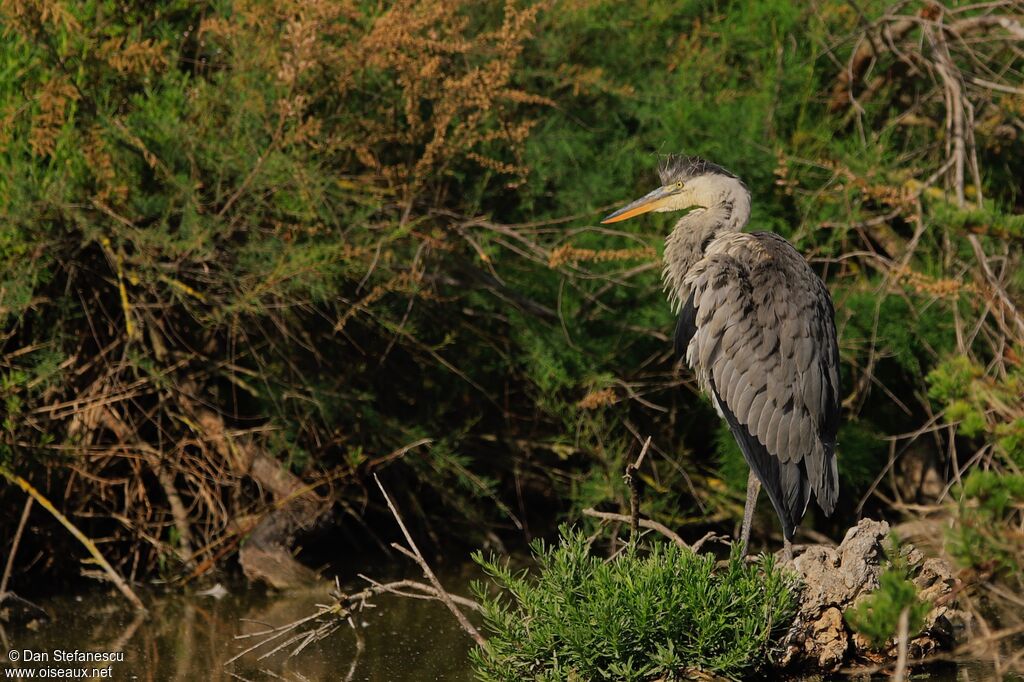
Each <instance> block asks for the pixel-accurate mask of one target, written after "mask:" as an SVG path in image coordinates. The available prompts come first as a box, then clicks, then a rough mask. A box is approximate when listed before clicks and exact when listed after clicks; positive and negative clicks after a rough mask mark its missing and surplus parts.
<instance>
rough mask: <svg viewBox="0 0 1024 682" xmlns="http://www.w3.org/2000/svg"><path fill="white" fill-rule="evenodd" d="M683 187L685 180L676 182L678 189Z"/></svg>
mask: <svg viewBox="0 0 1024 682" xmlns="http://www.w3.org/2000/svg"><path fill="white" fill-rule="evenodd" d="M682 188H683V181H682V180H680V181H679V182H677V183H676V189H682Z"/></svg>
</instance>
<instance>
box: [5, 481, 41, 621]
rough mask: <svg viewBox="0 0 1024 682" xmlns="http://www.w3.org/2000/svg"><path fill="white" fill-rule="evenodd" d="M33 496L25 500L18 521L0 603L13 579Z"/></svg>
mask: <svg viewBox="0 0 1024 682" xmlns="http://www.w3.org/2000/svg"><path fill="white" fill-rule="evenodd" d="M33 499H34V498H32V497H31V496H29V497H27V498H25V508H24V509H22V510H21V520H19V521H18V530H16V531H15V532H14V540H12V541H11V551H10V553H9V554H8V555H7V564H6V565H5V566H4V576H3V578H0V602H2V601H3V600H4V595H5V594H6V593H7V582H8V581H9V580H10V579H11V569H12V568H14V557H15V555H16V554H17V553H18V545H19V544H20V543H21V534H22V533H23V532H24V531H25V524H26V523H27V522H28V514H29V512H30V511H32V502H33Z"/></svg>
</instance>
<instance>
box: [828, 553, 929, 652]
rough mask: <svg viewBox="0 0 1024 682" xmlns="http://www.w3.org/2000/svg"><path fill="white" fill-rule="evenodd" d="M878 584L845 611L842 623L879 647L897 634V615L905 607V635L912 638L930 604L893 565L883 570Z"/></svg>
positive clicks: (898, 619)
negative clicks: (867, 594) (844, 621)
mask: <svg viewBox="0 0 1024 682" xmlns="http://www.w3.org/2000/svg"><path fill="white" fill-rule="evenodd" d="M878 583H879V584H878V589H877V590H875V591H874V592H872V593H871V594H870V595H869V596H867V597H865V598H864V599H862V600H861V601H860V602H859V603H858V604H857V605H856V606H853V607H851V608H850V609H848V610H847V611H846V613H845V614H844V616H845V618H846V622H848V623H849V624H850V627H852V628H853V629H854V630H855V631H857V632H859V633H860V634H862V635H864V636H865V637H867V639H868V641H870V642H871V644H872V646H874V647H877V648H882V647H884V646H885V645H886V643H887V642H888V641H889V640H891V639H892V638H893V637H895V636H896V635H897V634H899V621H900V614H901V613H902V612H903V611H904V609H905V610H906V611H907V624H908V625H907V634H908V636H909V637H916V636H917V635H918V633H920V632H921V626H922V625H923V624H924V617H925V616H926V615H928V611H929V610H930V609H931V605H930V604H929V603H927V602H923V601H921V600H920V599H919V598H918V596H917V587H915V586H914V583H912V582H911V581H910V580H909V579H908V578H907V576H906V575H905V574H904V572H903V571H901V570H899V569H897V568H889V569H886V571H885V572H884V573H882V575H881V576H880V577H879V579H878Z"/></svg>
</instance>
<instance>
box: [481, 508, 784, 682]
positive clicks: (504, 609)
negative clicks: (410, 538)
mask: <svg viewBox="0 0 1024 682" xmlns="http://www.w3.org/2000/svg"><path fill="white" fill-rule="evenodd" d="M533 551H534V556H535V559H536V562H537V564H538V567H539V571H538V572H537V573H536V574H535V575H533V574H531V573H530V572H529V571H525V570H524V571H521V572H514V571H512V570H511V569H510V568H509V566H508V564H507V563H505V562H501V561H499V560H497V559H495V558H491V559H484V557H483V555H482V554H481V553H479V552H478V553H477V554H476V555H475V556H474V559H475V560H476V562H477V563H479V564H480V565H481V566H482V567H483V568H484V570H485V571H486V572H487V573H488V575H490V577H491V578H492V579H493V581H494V582H495V583H496V584H497V586H498V588H499V589H498V591H497V593H496V594H495V593H494V591H493V590H492V589H488V586H487V585H486V584H482V583H478V584H476V585H474V590H475V592H476V595H477V597H478V598H479V599H480V601H481V603H482V604H483V607H484V619H485V626H486V629H487V630H488V632H489V635H490V636H489V644H488V649H487V650H483V649H478V650H475V651H474V652H473V654H472V656H473V663H474V667H475V669H476V675H477V677H478V678H479V679H481V680H493V681H497V680H501V681H509V680H524V679H530V680H548V681H555V680H611V679H614V680H654V679H689V678H690V677H691V676H692V673H693V672H694V671H697V670H699V671H704V672H708V673H713V674H716V675H721V676H724V677H728V678H734V679H735V678H740V677H743V676H746V675H750V674H753V673H756V672H757V671H758V670H759V669H761V668H763V667H764V666H765V665H766V664H768V663H769V661H770V658H771V655H772V653H773V651H774V649H775V647H776V645H777V643H778V641H779V638H780V637H781V636H782V634H783V633H784V632H785V631H786V630H787V628H788V627H789V625H790V624H791V622H792V619H793V616H794V614H795V610H796V597H795V594H794V582H793V581H794V578H793V577H792V576H791V574H789V573H786V572H784V571H783V570H781V569H780V568H779V567H777V566H776V565H775V562H774V560H773V559H772V557H769V556H763V557H761V558H760V559H759V560H758V561H757V562H755V563H753V564H748V563H746V562H744V561H743V560H742V558H741V557H740V556H739V554H738V552H734V553H733V555H732V557H731V558H730V560H729V561H728V563H727V564H726V565H725V566H723V567H721V568H716V566H715V564H716V562H715V558H714V557H712V556H709V555H697V554H694V553H693V552H690V551H688V550H686V549H682V548H680V547H678V546H676V545H673V544H667V543H655V544H653V545H652V546H651V547H650V549H649V550H647V551H642V550H638V549H636V548H634V547H630V548H627V550H626V551H625V552H624V553H623V554H621V555H620V556H618V557H616V558H615V559H613V560H605V559H602V558H600V557H596V556H593V555H592V554H591V552H590V545H589V543H588V542H587V539H586V538H585V537H584V535H583V534H582V533H581V532H579V531H576V530H569V529H566V528H564V527H563V529H562V539H561V542H560V544H558V545H557V546H548V545H544V544H542V543H537V544H535V545H534V547H533Z"/></svg>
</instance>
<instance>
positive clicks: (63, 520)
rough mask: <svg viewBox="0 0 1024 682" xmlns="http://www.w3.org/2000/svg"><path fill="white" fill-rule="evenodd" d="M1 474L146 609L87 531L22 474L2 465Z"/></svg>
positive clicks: (132, 602) (124, 592) (138, 606)
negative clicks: (58, 523) (72, 536)
mask: <svg viewBox="0 0 1024 682" xmlns="http://www.w3.org/2000/svg"><path fill="white" fill-rule="evenodd" d="M0 476H3V477H4V478H6V479H7V480H8V481H10V482H11V483H13V484H14V485H16V486H18V487H19V488H21V489H22V490H24V491H25V492H26V493H28V494H29V495H31V496H32V497H34V498H35V500H36V502H38V503H39V504H40V506H42V507H43V509H45V510H46V511H48V512H50V514H51V515H52V516H53V518H55V519H57V521H59V522H60V524H61V525H62V526H64V527H65V528H67V529H68V531H69V532H70V533H71V534H72V535H74V536H75V539H77V540H78V541H79V542H81V543H82V546H83V547H85V548H86V550H88V552H89V554H91V555H92V557H93V559H94V560H95V561H96V563H97V564H99V566H100V568H102V569H103V572H104V573H106V574H107V577H109V578H110V581H111V582H112V583H114V586H115V587H117V589H118V591H119V592H120V593H121V594H122V595H124V597H125V599H127V600H128V601H129V602H131V604H132V606H134V607H135V608H136V609H138V610H139V611H145V610H146V607H145V605H143V603H142V600H141V599H139V598H138V596H136V594H135V592H133V591H132V588H131V587H129V586H128V583H126V582H125V580H124V578H122V577H121V575H120V574H119V573H118V572H117V571H116V570H114V567H113V566H111V565H110V564H109V563H108V562H107V560H106V559H105V558H104V557H103V554H101V553H100V550H99V548H98V547H96V543H94V542H93V541H92V540H90V539H89V538H88V537H86V535H85V533H83V532H82V531H80V530H78V528H77V527H76V526H75V524H73V523H71V521H70V520H69V519H68V518H67V517H66V516H64V515H63V514H61V513H60V511H58V510H57V508H56V507H54V506H53V504H52V503H51V502H50V501H49V500H48V499H46V497H44V496H43V494H42V493H40V492H39V491H38V490H36V489H35V487H33V486H32V484H31V483H29V482H28V481H26V480H25V479H24V478H22V477H21V476H19V475H17V474H16V473H14V472H13V471H9V470H8V469H7V467H4V466H0Z"/></svg>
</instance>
